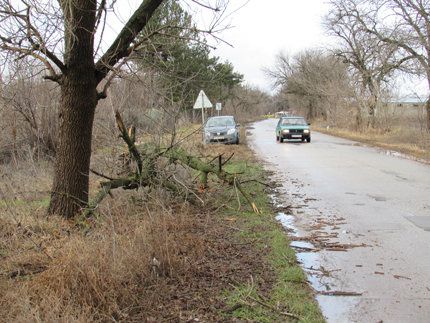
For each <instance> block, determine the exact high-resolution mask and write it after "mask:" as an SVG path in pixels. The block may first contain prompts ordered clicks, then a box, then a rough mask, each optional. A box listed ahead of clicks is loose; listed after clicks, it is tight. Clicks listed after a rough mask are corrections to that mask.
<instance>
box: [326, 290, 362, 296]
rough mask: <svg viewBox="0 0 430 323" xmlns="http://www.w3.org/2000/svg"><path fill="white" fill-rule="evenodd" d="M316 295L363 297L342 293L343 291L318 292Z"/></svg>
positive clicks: (354, 293) (352, 293)
mask: <svg viewBox="0 0 430 323" xmlns="http://www.w3.org/2000/svg"><path fill="white" fill-rule="evenodd" d="M318 294H321V295H325V296H361V295H363V293H357V292H344V291H338V290H332V291H319V292H318Z"/></svg>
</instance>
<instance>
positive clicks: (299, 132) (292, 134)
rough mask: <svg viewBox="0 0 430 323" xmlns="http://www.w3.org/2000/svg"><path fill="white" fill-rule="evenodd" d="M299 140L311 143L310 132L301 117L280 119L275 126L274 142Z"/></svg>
mask: <svg viewBox="0 0 430 323" xmlns="http://www.w3.org/2000/svg"><path fill="white" fill-rule="evenodd" d="M287 139H299V140H301V141H305V140H306V141H307V142H311V130H310V129H309V124H308V123H307V122H306V120H305V118H303V117H282V118H280V119H279V121H278V125H277V126H276V141H279V142H283V141H284V140H287Z"/></svg>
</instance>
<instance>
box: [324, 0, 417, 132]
mask: <svg viewBox="0 0 430 323" xmlns="http://www.w3.org/2000/svg"><path fill="white" fill-rule="evenodd" d="M361 3H362V1H357V0H347V1H344V0H333V1H331V6H332V8H331V11H330V13H329V14H328V15H327V16H326V19H325V26H326V29H327V30H328V32H329V33H330V34H332V35H334V36H335V37H337V39H339V40H340V46H341V47H340V48H337V49H336V50H335V55H337V56H340V57H342V59H343V62H344V63H347V64H348V65H349V66H350V67H351V71H352V74H353V75H354V77H355V79H357V80H358V84H357V87H356V88H357V90H358V97H361V98H362V99H363V102H364V105H365V107H366V110H367V113H368V117H369V120H368V126H369V125H371V126H372V127H374V125H375V113H376V110H377V107H378V106H379V105H380V99H381V94H382V92H383V91H384V89H385V88H386V86H385V85H386V84H387V82H388V81H389V78H390V77H391V76H392V75H393V73H394V71H396V70H397V69H400V68H403V69H404V66H403V65H404V64H405V62H407V61H409V60H411V59H412V58H413V57H412V56H411V55H406V56H405V55H403V56H401V55H400V53H399V49H400V48H399V46H398V45H397V44H394V43H387V42H384V41H382V40H381V39H379V38H378V37H376V36H375V35H374V34H372V33H368V32H367V31H366V30H365V29H363V26H362V24H361V21H360V20H358V19H357V16H356V15H354V14H351V12H353V13H354V12H357V11H361V12H365V14H366V16H367V17H372V19H373V20H376V19H377V18H376V17H375V16H373V15H375V14H377V13H375V12H374V11H373V10H369V11H366V10H368V9H369V8H367V7H366V6H362V5H361Z"/></svg>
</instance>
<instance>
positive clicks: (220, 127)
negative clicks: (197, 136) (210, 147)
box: [203, 116, 239, 145]
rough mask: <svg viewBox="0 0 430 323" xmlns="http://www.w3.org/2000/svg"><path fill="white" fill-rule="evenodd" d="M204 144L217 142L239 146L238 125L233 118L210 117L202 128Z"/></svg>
mask: <svg viewBox="0 0 430 323" xmlns="http://www.w3.org/2000/svg"><path fill="white" fill-rule="evenodd" d="M203 133H204V141H205V143H206V144H208V143H212V142H219V143H224V144H236V145H237V144H239V124H237V123H236V121H235V120H234V117H233V116H222V117H211V118H209V119H208V120H207V121H206V124H205V126H204V128H203Z"/></svg>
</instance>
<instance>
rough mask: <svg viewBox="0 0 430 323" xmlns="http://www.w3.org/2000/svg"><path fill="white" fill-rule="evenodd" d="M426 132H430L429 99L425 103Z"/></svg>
mask: <svg viewBox="0 0 430 323" xmlns="http://www.w3.org/2000/svg"><path fill="white" fill-rule="evenodd" d="M426 119H427V132H430V97H429V98H428V99H427V102H426Z"/></svg>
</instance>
